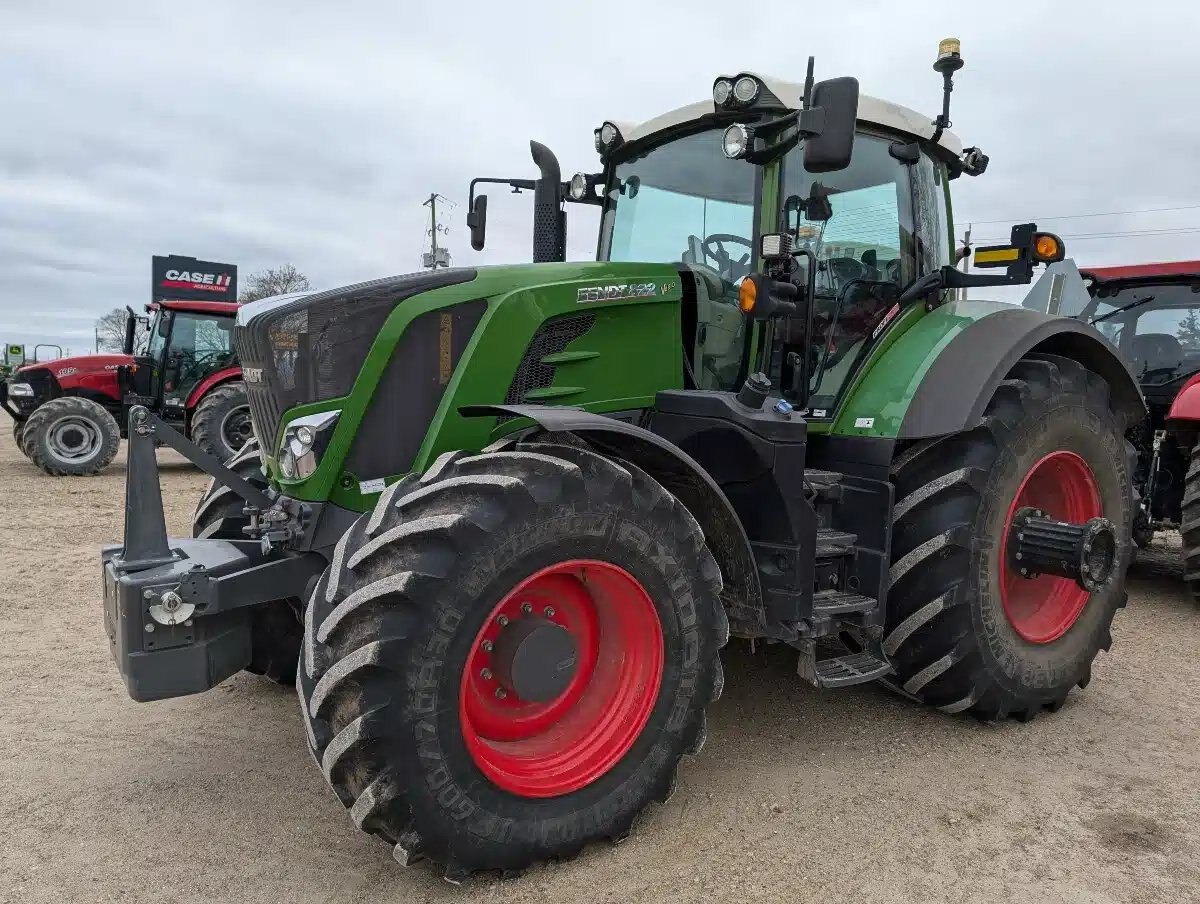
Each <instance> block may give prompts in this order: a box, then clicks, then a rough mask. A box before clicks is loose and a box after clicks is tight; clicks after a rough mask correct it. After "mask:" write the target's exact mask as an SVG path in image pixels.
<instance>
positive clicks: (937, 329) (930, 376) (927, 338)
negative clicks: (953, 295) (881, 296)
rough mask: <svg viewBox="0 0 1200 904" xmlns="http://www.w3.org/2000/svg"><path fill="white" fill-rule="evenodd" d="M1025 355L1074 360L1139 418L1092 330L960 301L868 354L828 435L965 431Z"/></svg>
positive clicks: (1116, 366) (1127, 380) (1131, 388)
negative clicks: (1092, 374)
mask: <svg viewBox="0 0 1200 904" xmlns="http://www.w3.org/2000/svg"><path fill="white" fill-rule="evenodd" d="M1031 353H1042V354H1054V355H1061V356H1063V357H1066V358H1071V359H1073V360H1076V361H1078V362H1079V363H1081V364H1083V365H1084V366H1085V367H1087V368H1088V369H1089V370H1092V371H1094V372H1096V373H1098V374H1099V375H1100V376H1102V377H1104V379H1105V380H1107V381H1108V384H1109V386H1110V388H1111V391H1112V397H1113V402H1114V405H1115V406H1116V408H1117V409H1118V411H1119V412H1120V413H1121V414H1122V415H1124V416H1125V418H1126V419H1127V423H1132V422H1133V421H1134V420H1137V419H1139V418H1141V417H1144V416H1145V413H1146V405H1145V401H1144V400H1143V399H1142V394H1141V390H1140V389H1139V388H1138V384H1137V381H1136V380H1135V379H1134V377H1133V375H1132V374H1131V373H1130V371H1129V368H1128V366H1127V365H1126V364H1125V362H1124V361H1123V360H1122V359H1121V358H1120V356H1119V355H1118V354H1117V353H1116V351H1115V350H1114V349H1113V348H1112V346H1111V345H1109V344H1108V342H1107V341H1105V339H1104V338H1103V337H1102V336H1101V335H1100V334H1099V333H1098V332H1097V331H1096V330H1094V329H1093V328H1092V327H1091V326H1089V325H1088V324H1086V323H1083V322H1081V321H1078V320H1074V319H1072V318H1069V317H1055V316H1051V315H1049V314H1044V313H1041V312H1039V311H1035V310H1030V309H1028V308H1022V307H1017V306H1015V305H1011V304H1004V303H1001V302H990V301H960V302H954V303H952V304H948V305H945V306H943V307H941V308H937V309H935V310H934V311H932V312H930V313H928V314H924V315H923V316H920V317H919V318H917V319H916V320H915V322H914V323H912V324H911V326H909V328H908V329H906V330H905V331H904V332H903V334H902V335H900V336H899V337H898V338H897V339H896V340H895V341H894V342H892V343H891V344H889V345H888V346H887V347H886V348H884V349H882V350H881V352H880V353H879V354H877V355H875V356H873V357H872V359H871V361H870V362H869V363H868V369H867V371H866V372H865V373H864V375H863V376H862V377H860V379H859V381H858V384H857V385H856V386H855V387H854V390H853V392H852V394H851V396H850V398H849V399H848V401H847V402H846V404H845V405H844V406H843V409H842V411H841V412H840V413H839V414H838V417H837V419H836V421H835V423H834V427H833V432H834V433H839V434H844V435H852V436H855V435H856V436H884V437H894V438H896V439H904V440H911V439H921V438H925V437H932V436H944V435H946V434H950V433H960V432H962V431H965V430H969V429H971V428H972V427H974V426H975V425H976V424H978V423H979V421H980V418H981V417H982V416H983V412H984V409H985V408H986V407H987V404H988V402H989V401H990V400H991V398H992V396H993V394H994V393H995V391H996V387H997V386H998V385H999V384H1000V381H1001V380H1003V379H1004V377H1005V375H1006V374H1007V373H1008V371H1009V370H1010V369H1011V368H1012V366H1013V365H1014V364H1015V363H1016V362H1017V361H1019V360H1020V359H1021V358H1023V357H1025V356H1026V355H1028V354H1031Z"/></svg>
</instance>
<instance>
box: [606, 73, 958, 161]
mask: <svg viewBox="0 0 1200 904" xmlns="http://www.w3.org/2000/svg"><path fill="white" fill-rule="evenodd" d="M745 74H746V75H752V76H754V77H755V78H757V79H758V80H759V81H761V82H762V83H763V84H764V85H765V86H766V88H767V90H768V91H770V92H771V93H772V94H774V95H775V96H776V97H777V98H779V100H781V101H782V102H783V103H784V104H785V105H786V106H787V108H788V109H789V110H797V109H799V108H800V107H801V106H803V104H802V102H801V99H802V98H803V96H804V86H803V85H802V84H800V83H798V82H789V81H787V80H785V79H779V78H775V77H773V76H769V75H760V74H758V73H756V72H747V73H745ZM713 112H714V108H713V102H712V99H711V98H709V99H708V100H703V101H699V102H697V103H694V104H688V105H687V106H684V107H679V108H678V109H675V110H671V111H670V112H668V113H663V114H662V115H660V116H656V117H654V118H653V119H648V120H646V121H645V122H641V123H631V122H622V121H620V120H616V119H614V120H610V121H611V122H612V123H613V125H615V126H616V127H617V128H618V129H620V131H621V137H622V138H623V139H624V140H625V141H626V142H633V141H642V140H644V139H646V138H649V137H650V136H652V135H654V134H656V133H658V132H664V131H666V130H668V129H671V128H673V127H675V126H679V125H682V124H683V123H686V122H691V121H693V120H698V119H701V118H702V117H704V116H710V115H712V114H713ZM858 121H859V123H861V124H866V125H874V126H882V127H883V128H886V129H890V130H892V131H896V132H902V133H904V134H905V135H909V136H912V137H913V138H919V139H924V140H926V141H928V140H929V139H931V138H933V133H934V130H935V127H934V125H933V117H931V116H924V115H922V114H920V113H918V112H917V111H916V110H910V109H909V108H908V107H904V106H901V105H900V104H893V103H891V102H890V101H886V100H880V99H879V98H877V97H871V96H870V95H866V94H860V95H859V98H858ZM938 146H939V147H941V148H943V149H944V150H945V151H946V152H947V153H949V154H951V155H953V156H954V157H961V156H962V152H963V145H962V140H961V139H960V138H959V137H958V136H957V135H955V134H954V133H953V132H951V131H949V130H946V131H944V132H942V135H941V138H939V139H938Z"/></svg>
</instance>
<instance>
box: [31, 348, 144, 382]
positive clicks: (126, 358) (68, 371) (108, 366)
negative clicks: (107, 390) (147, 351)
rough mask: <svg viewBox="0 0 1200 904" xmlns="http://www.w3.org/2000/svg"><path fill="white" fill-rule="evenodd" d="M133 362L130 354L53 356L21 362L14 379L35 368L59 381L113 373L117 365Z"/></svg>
mask: <svg viewBox="0 0 1200 904" xmlns="http://www.w3.org/2000/svg"><path fill="white" fill-rule="evenodd" d="M129 364H133V356H132V355H124V354H114V355H73V356H71V357H69V358H55V359H54V360H53V361H38V362H37V363H34V364H23V365H21V366H20V367H18V368H17V370H16V373H15V375H14V379H19V378H20V376H21V374H25V373H29V372H31V371H35V370H48V371H50V373H52V374H53V375H54V376H55V377H56V378H57V379H58V380H59V381H62V380H64V379H70V378H71V377H76V376H82V375H85V374H98V373H105V372H109V373H115V372H116V370H117V368H118V367H121V366H123V365H129Z"/></svg>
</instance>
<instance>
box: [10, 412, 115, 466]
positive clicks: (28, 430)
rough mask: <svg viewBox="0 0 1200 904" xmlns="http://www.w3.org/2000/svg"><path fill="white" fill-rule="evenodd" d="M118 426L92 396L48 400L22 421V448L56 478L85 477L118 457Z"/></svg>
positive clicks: (36, 463)
mask: <svg viewBox="0 0 1200 904" xmlns="http://www.w3.org/2000/svg"><path fill="white" fill-rule="evenodd" d="M120 447H121V428H120V427H119V426H118V425H117V421H116V418H114V417H113V416H112V415H111V414H109V413H108V410H107V409H106V408H104V406H103V405H100V404H99V403H97V402H93V401H92V400H91V399H84V398H80V397H78V396H62V397H61V398H57V399H51V400H50V401H49V402H46V403H45V404H44V405H42V406H41V407H39V408H37V409H36V410H35V411H34V412H33V414H31V415H30V416H29V418H28V419H27V420H26V421H25V429H24V430H23V431H22V434H21V451H22V452H24V453H25V454H26V455H27V456H28V457H29V460H30V461H32V462H33V463H34V464H35V465H37V466H38V467H39V468H41V469H42V470H43V471H45V472H46V473H47V474H53V475H54V476H56V477H62V476H67V477H85V476H89V475H92V474H96V473H98V472H99V471H102V470H104V469H105V468H106V467H108V466H109V464H111V463H112V460H113V459H114V458H116V457H117V450H118V449H119V448H120Z"/></svg>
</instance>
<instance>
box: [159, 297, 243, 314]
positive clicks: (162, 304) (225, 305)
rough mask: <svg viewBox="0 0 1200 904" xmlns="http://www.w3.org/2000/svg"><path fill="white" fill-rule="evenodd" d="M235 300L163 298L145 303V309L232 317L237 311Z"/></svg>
mask: <svg viewBox="0 0 1200 904" xmlns="http://www.w3.org/2000/svg"><path fill="white" fill-rule="evenodd" d="M238 307H239V305H238V303H237V302H236V301H181V300H176V299H171V298H164V299H163V300H162V301H152V302H150V304H148V305H146V310H147V311H157V310H158V309H159V308H163V309H165V310H168V311H187V312H188V313H190V314H228V315H229V316H230V317H233V316H234V315H236V314H237V312H238Z"/></svg>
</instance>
